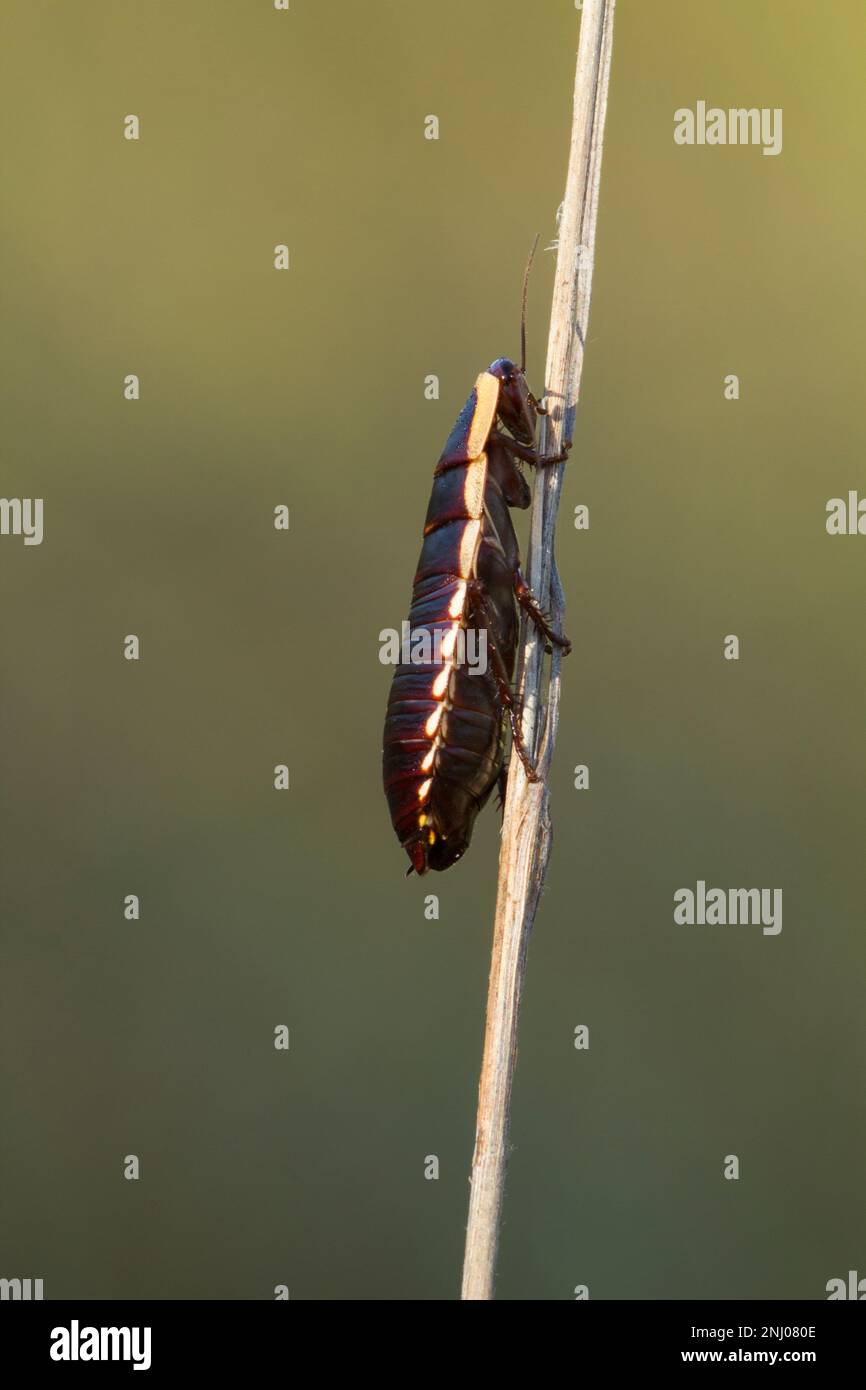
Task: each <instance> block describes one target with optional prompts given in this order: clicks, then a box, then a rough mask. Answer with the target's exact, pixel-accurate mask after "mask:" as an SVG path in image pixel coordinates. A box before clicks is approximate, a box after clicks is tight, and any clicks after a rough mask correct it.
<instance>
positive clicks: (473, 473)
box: [383, 258, 570, 874]
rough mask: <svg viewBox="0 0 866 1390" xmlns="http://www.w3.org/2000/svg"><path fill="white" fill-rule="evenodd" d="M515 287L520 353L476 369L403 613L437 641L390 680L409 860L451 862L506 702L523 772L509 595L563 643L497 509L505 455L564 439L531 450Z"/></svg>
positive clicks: (446, 452)
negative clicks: (479, 657)
mask: <svg viewBox="0 0 866 1390" xmlns="http://www.w3.org/2000/svg"><path fill="white" fill-rule="evenodd" d="M530 259H531V258H530ZM528 270H529V267H527V274H528ZM523 301H524V305H523V314H522V316H521V343H522V349H523V352H522V361H521V365H520V366H519V367H517V366H515V364H514V363H513V362H511V361H510V360H509V359H508V358H505V357H500V358H497V360H496V361H495V362H493V363H492V364H491V365H490V367H488V369H487V370H486V371H484V372H481V373H480V375H479V376H478V377H477V379H476V382H475V385H474V387H473V388H472V392H471V394H470V396H469V399H468V400H467V402H466V404H465V405H464V407H463V409H462V411H461V412H460V415H459V416H458V419H457V421H456V423H455V425H454V428H453V429H452V431H451V434H450V436H449V438H448V442H447V443H446V445H445V448H444V449H443V451H442V454H441V456H440V458H439V461H438V463H437V465H436V469H435V472H434V479H433V490H432V493H431V496H430V505H429V507H428V508H427V519H426V522H425V525H424V542H423V546H422V549H421V556H420V559H419V561H418V569H417V572H416V575H415V582H414V588H413V593H412V606H411V610H410V613H409V626H410V633H411V636H412V638H414V637H415V636H416V635H417V634H419V633H428V634H430V635H431V637H435V635H436V634H437V633H438V636H439V642H440V646H439V650H438V653H436V654H435V655H434V658H433V659H432V660H429V661H425V662H424V663H423V664H421V663H417V664H416V663H413V662H409V663H407V664H405V665H400V666H398V667H397V669H396V671H395V673H394V678H393V681H392V684H391V693H390V698H389V701H388V710H387V714H386V717H385V731H384V749H383V777H384V784H385V794H386V796H387V799H388V805H389V808H390V811H391V820H392V822H393V825H394V829H395V831H396V833H397V836H398V838H399V840H400V843H401V844H402V845H403V847H404V849H405V850H406V852H407V854H408V855H409V859H410V868H409V870H408V872H409V873H411V872H412V871H413V870H414V871H415V872H416V873H418V874H423V873H426V872H427V870H428V869H447V868H450V866H451V865H452V864H454V863H455V862H456V861H457V860H458V859H459V858H460V857H461V856H462V855H463V853H464V852H465V850H466V848H467V846H468V844H469V841H470V838H471V835H472V828H473V825H474V823H475V818H476V816H477V815H478V812H479V811H480V810H481V808H482V806H483V805H484V804H485V802H486V801H487V799H488V797H489V796H490V793H491V791H492V790H493V788H494V786H496V785H497V783H498V784H499V786H500V791H503V789H504V774H505V768H504V766H503V761H504V752H505V742H504V727H503V726H504V716H505V715H506V714H507V716H508V718H509V721H510V724H511V738H512V747H513V748H514V750H515V752H516V753H517V754H518V756H519V757H520V758H521V759H522V760H523V763H524V766H525V767H526V771H527V775H528V776H529V777H530V779H531V780H535V779H536V774H535V771H534V769H533V768H532V765H531V763H530V760H529V757H528V754H527V751H526V748H525V747H524V744H523V739H522V737H521V733H520V727H519V721H518V718H517V711H516V709H515V703H514V699H513V696H512V691H511V681H512V679H513V676H514V667H515V660H516V654H517V636H518V614H517V607H516V604H520V606H521V607H523V608H524V609H525V610H526V612H527V614H528V615H529V616H530V618H531V619H532V621H533V622H534V623H535V624H536V625H537V627H538V628H539V630H540V631H541V632H542V633H543V634H544V636H545V637H546V638H547V639H548V640H549V641H552V642H556V643H558V644H559V645H561V646H563V647H564V648H565V649H566V650H570V644H569V642H568V639H567V638H565V637H562V636H560V635H559V634H558V633H556V632H554V631H553V629H552V628H551V626H550V623H549V621H548V619H547V617H546V615H545V614H544V613H542V612H541V610H540V608H539V606H538V604H537V602H536V600H535V598H534V597H533V595H532V593H531V591H530V589H529V587H528V585H527V583H526V581H525V579H524V577H523V575H522V573H521V570H520V553H519V549H518V544H517V536H516V535H515V531H514V526H513V525H512V521H511V515H510V511H509V508H511V507H519V508H521V509H523V508H526V507H528V506H529V503H530V500H531V498H530V492H529V488H528V486H527V484H526V480H525V479H524V477H523V474H522V473H521V471H520V469H519V467H518V465H517V462H516V460H517V459H521V460H523V461H525V462H527V463H530V464H533V465H535V466H538V465H541V464H547V463H557V462H559V461H560V460H561V459H563V458H565V457H566V456H567V453H568V447H569V446H568V445H566V446H565V448H564V449H563V451H562V453H560V454H556V455H550V456H548V457H547V458H543V457H540V456H539V455H538V453H537V452H536V450H535V430H536V423H537V416H538V414H539V413H543V410H542V407H541V406H540V405H539V403H538V401H537V400H536V399H535V397H534V396H533V395H532V393H531V391H530V390H529V388H528V386H527V384H526V377H525V363H526V340H525V327H524V323H525V305H526V280H525V279H524V287H523ZM461 629H462V630H463V633H464V634H465V633H467V632H475V633H476V634H477V637H478V641H479V642H480V641H482V640H484V641H486V661H487V669H486V672H485V673H484V674H478V673H477V672H475V673H473V672H472V670H471V668H470V667H469V666H468V665H467V664H465V663H464V664H461V663H460V662H459V660H458V657H459V654H460V642H459V641H458V638H459V636H460V630H461ZM476 649H477V648H476Z"/></svg>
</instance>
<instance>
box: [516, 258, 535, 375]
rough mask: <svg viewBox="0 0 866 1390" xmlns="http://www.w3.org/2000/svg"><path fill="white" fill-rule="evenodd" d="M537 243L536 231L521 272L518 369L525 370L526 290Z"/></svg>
mask: <svg viewBox="0 0 866 1390" xmlns="http://www.w3.org/2000/svg"><path fill="white" fill-rule="evenodd" d="M537 245H538V232H536V233H535V240H534V242H533V243H532V250H531V251H530V253H529V260H528V261H527V262H526V269H525V270H524V272H523V298H522V300H521V304H520V370H521V371H522V372H525V371H526V291H527V288H528V287H529V272H530V270H531V269H532V258H533V256H534V255H535V248H536V246H537Z"/></svg>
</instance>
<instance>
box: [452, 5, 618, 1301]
mask: <svg viewBox="0 0 866 1390" xmlns="http://www.w3.org/2000/svg"><path fill="white" fill-rule="evenodd" d="M615 6H616V0H585V3H584V6H583V13H582V18H581V25H580V46H579V49H578V54H577V68H576V72H575V82H574V115H573V120H572V131H571V152H570V155H569V163H568V177H567V181H566V189H565V200H564V203H563V207H562V215H561V219H560V227H559V245H558V252H557V261H556V281H555V284H554V291H553V306H552V310H551V318H550V335H549V338H548V344H547V370H546V375H545V382H546V395H545V404H546V405H547V408H548V410H549V414H548V415H547V416H544V417H543V418H542V429H541V438H540V444H539V447H540V450H541V452H542V453H545V454H548V453H555V452H557V451H558V450H559V448H560V447H561V444H562V441H563V440H564V439H569V438H570V437H571V433H572V429H573V425H574V416H575V410H576V406H577V398H578V392H579V389H580V378H581V372H582V368H583V354H584V345H585V343H586V329H587V324H588V321H589V305H590V298H591V292H592V270H593V259H594V250H595V229H596V220H597V215H598V190H599V181H600V177H601V155H602V145H603V140H604V123H605V113H606V109H607V91H608V83H609V79H610V60H611V47H612V43H613V17H614V9H615ZM563 467H564V465H561V464H560V465H557V466H555V467H548V468H544V469H543V470H540V471H539V473H538V475H537V479H536V486H535V493H534V497H533V503H532V522H531V539H530V548H529V560H528V571H529V579H530V582H531V584H532V587H533V588H534V590H535V593H536V595H537V597H538V599H539V601H540V603H541V606H542V607H543V608H548V609H549V610H550V612H551V614H552V616H553V619H554V623H555V625H556V626H557V627H558V628H560V630H561V627H562V622H563V617H564V602H563V594H562V588H561V585H560V582H559V575H558V573H557V570H556V562H555V559H554V531H555V527H556V516H557V512H558V510H559V498H560V492H561V489H562V474H563ZM522 654H523V660H522V673H523V674H522V684H521V689H522V697H523V733H524V738H525V740H526V743H527V746H528V747H529V748H530V749H532V750H533V751H534V756H535V763H536V767H537V768H538V771H539V773H540V775H541V780H540V781H539V782H535V783H532V782H528V781H527V779H526V775H525V772H524V769H523V765H522V763H521V761H520V759H519V758H516V757H513V758H512V759H511V771H510V774H509V778H508V793H507V796H506V801H505V814H504V819H503V825H502V848H501V851H500V856H499V887H498V894H497V901H496V918H495V923H494V930H493V955H492V960H491V966H490V983H489V988H488V995H487V1024H486V1030H485V1037H484V1056H483V1061H482V1065H481V1082H480V1085H479V1089H478V1117H477V1123H476V1132H475V1152H474V1154H473V1158H472V1178H471V1183H472V1188H471V1196H470V1202H469V1221H468V1225H467V1230H466V1254H465V1259H464V1265H463V1290H462V1297H463V1298H464V1299H490V1298H492V1297H493V1285H494V1278H495V1272H496V1257H497V1251H498V1246H499V1229H500V1222H501V1217H502V1196H503V1188H504V1184H505V1168H506V1161H507V1149H508V1122H509V1111H510V1106H511V1089H512V1081H513V1077H514V1064H515V1059H516V1056H517V1023H518V1016H519V1011H520V996H521V991H522V987H523V976H524V970H525V965H526V951H527V945H528V942H529V934H530V932H531V930H532V924H533V921H534V919H535V913H536V909H537V907H538V900H539V897H540V895H541V890H542V886H543V884H544V875H545V871H546V868H547V860H548V856H549V854H550V815H549V809H548V788H547V777H548V773H549V770H550V762H551V758H552V755H553V748H554V743H555V741H556V730H557V723H558V718H559V693H560V663H561V657H560V653H559V651H558V649H556V648H555V649H554V652H553V655H552V657H551V669H550V680H549V682H548V685H547V689H546V692H545V691H544V688H543V680H542V677H543V671H544V651H543V648H542V644H541V643H540V642H539V640H538V636H537V633H536V631H535V628H534V627H533V626H532V625H531V624H530V625H528V626H527V625H526V623H525V622H524V625H523V628H522ZM573 659H574V658H572V660H573Z"/></svg>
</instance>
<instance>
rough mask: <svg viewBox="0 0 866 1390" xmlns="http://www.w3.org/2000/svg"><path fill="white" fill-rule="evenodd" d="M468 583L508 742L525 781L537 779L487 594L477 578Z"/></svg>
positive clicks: (536, 780) (538, 779)
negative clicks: (484, 638) (504, 715)
mask: <svg viewBox="0 0 866 1390" xmlns="http://www.w3.org/2000/svg"><path fill="white" fill-rule="evenodd" d="M467 587H468V589H469V592H470V593H471V594H472V598H473V609H474V611H475V616H476V619H477V620H479V621H480V622H481V623H482V624H483V625H484V628H485V631H486V632H487V647H488V651H489V655H490V666H491V675H492V676H493V679H494V681H495V683H496V688H497V690H498V692H499V699H500V701H501V702H502V706H503V708H504V709H506V710H507V711H508V721H509V723H510V725H511V745H512V747H513V749H514V751H515V753H516V754H517V756H518V758H519V759H520V761H521V762H522V763H523V769H524V771H525V773H526V780H527V781H528V782H538V781H540V778H539V776H538V773H537V772H536V771H535V768H534V767H533V765H532V759H531V758H530V756H529V749H528V748H527V747H526V744H525V743H524V742H523V732H522V730H521V728H520V716H519V713H518V709H517V701H516V700H515V698H514V695H513V694H512V691H511V683H510V682H509V679H508V672H507V671H506V669H505V665H504V663H503V660H502V657H501V656H500V654H499V651H498V649H497V646H496V642H495V640H494V637H493V632H494V627H493V618H492V615H491V612H490V608H489V605H488V603H487V598H486V596H485V593H484V588H483V585H481V584H480V583H479V582H478V580H477V579H473V580H470V581H469V584H468V585H467Z"/></svg>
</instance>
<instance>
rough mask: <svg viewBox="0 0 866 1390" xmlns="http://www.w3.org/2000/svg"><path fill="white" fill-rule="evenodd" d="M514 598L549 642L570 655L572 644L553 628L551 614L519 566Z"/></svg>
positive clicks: (562, 633) (515, 573) (515, 574)
mask: <svg viewBox="0 0 866 1390" xmlns="http://www.w3.org/2000/svg"><path fill="white" fill-rule="evenodd" d="M514 597H515V598H516V599H517V602H518V603H519V604H520V607H521V608H522V609H523V611H524V613H525V614H526V615H527V617H528V618H529V620H530V622H533V623H534V624H535V626H536V627H537V628H538V631H539V632H540V633H541V634H542V635H543V636H544V637H546V638H547V639H548V641H550V642H555V643H556V645H557V646H558V647H562V648H563V649H564V651H565V655H566V656H568V653H569V652H570V651H571V642H570V641H569V639H568V638H567V637H566V635H565V633H564V632H557V631H556V629H555V628H554V627H553V625H552V624H551V621H550V616H549V614H547V613H545V612H544V609H543V608H542V607H541V605H540V604H539V602H538V599H537V598H536V597H535V594H534V593H533V592H532V590H531V589H530V587H529V585H528V584H527V582H526V580H525V579H524V577H523V574H522V573H521V570H520V567H519V566H518V568H517V569H516V570H515V571H514Z"/></svg>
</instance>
